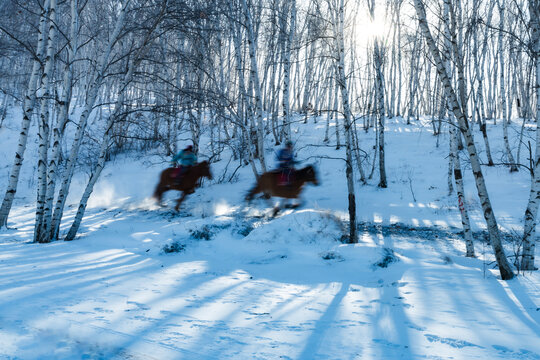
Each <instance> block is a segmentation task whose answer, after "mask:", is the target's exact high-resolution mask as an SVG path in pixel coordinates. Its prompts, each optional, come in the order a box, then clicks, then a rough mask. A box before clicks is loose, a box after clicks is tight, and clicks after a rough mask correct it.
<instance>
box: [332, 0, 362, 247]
mask: <svg viewBox="0 0 540 360" xmlns="http://www.w3.org/2000/svg"><path fill="white" fill-rule="evenodd" d="M338 6H339V8H338V14H337V19H336V20H337V24H336V25H335V28H334V29H335V30H334V36H335V38H336V47H337V49H336V50H337V54H336V55H337V61H338V63H337V74H336V75H337V79H336V82H337V84H338V86H339V89H340V90H341V104H342V107H343V116H344V122H345V124H344V126H345V139H346V150H345V153H346V169H345V173H346V176H347V193H348V207H349V242H350V243H356V242H358V236H357V234H356V195H355V191H354V178H353V158H352V154H353V149H352V136H351V131H352V127H351V121H352V114H351V108H350V105H349V90H348V88H347V78H346V76H345V42H344V39H343V37H344V34H343V32H344V22H345V14H344V13H345V9H344V8H345V4H344V0H339V5H338ZM360 170H362V167H360ZM361 177H362V181H364V178H365V176H364V174H363V173H361Z"/></svg>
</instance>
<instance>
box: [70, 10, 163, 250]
mask: <svg viewBox="0 0 540 360" xmlns="http://www.w3.org/2000/svg"><path fill="white" fill-rule="evenodd" d="M166 5H167V1H166V0H165V1H164V2H163V4H162V9H161V12H160V14H159V15H158V16H156V18H155V19H154V22H153V23H152V24H151V25H150V26H149V27H148V30H147V33H146V34H145V37H144V39H143V40H142V41H141V45H140V47H139V48H138V49H137V51H136V53H135V54H134V55H133V58H132V59H131V61H130V63H129V65H128V69H127V72H126V74H125V75H124V78H123V80H122V83H121V85H120V87H119V88H118V97H117V99H116V101H115V107H114V112H113V114H111V115H110V116H109V118H108V120H107V124H106V126H105V133H104V135H103V141H102V143H101V146H100V151H99V157H98V161H97V164H96V166H95V167H94V169H93V171H92V173H91V175H90V179H89V180H88V183H87V185H86V188H85V189H84V192H83V195H82V197H81V200H80V202H79V207H78V209H77V213H76V214H75V218H74V219H73V223H72V225H71V227H70V229H69V231H68V233H67V235H66V237H65V238H64V240H65V241H71V240H73V239H75V236H76V235H77V232H78V231H79V227H80V225H81V222H82V219H83V217H84V213H85V211H86V206H87V204H88V199H89V198H90V195H92V192H93V191H94V185H95V184H96V182H97V180H98V179H99V176H100V175H101V171H102V170H103V168H104V166H105V161H106V159H107V149H108V147H109V141H110V139H111V129H112V127H113V125H114V123H115V121H116V120H117V119H118V118H119V117H120V115H121V113H122V106H123V104H124V99H125V97H126V89H127V87H128V85H129V84H130V83H131V81H132V79H133V74H134V72H135V69H137V68H138V66H139V64H140V63H141V61H142V57H143V55H144V53H145V52H146V51H147V49H148V44H149V43H150V40H151V38H152V34H153V33H154V31H155V30H156V29H157V28H158V25H159V23H160V22H161V19H162V17H163V15H164V13H165V10H166V8H167V6H166Z"/></svg>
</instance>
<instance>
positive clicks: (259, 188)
mask: <svg viewBox="0 0 540 360" xmlns="http://www.w3.org/2000/svg"><path fill="white" fill-rule="evenodd" d="M280 176H281V171H280V170H274V171H269V172H266V173H264V174H262V175H261V176H259V178H258V179H257V184H255V186H254V187H253V188H252V189H251V190H250V191H249V192H248V194H247V196H246V200H247V201H251V200H252V199H253V197H254V196H255V194H257V193H260V192H262V193H264V194H265V195H266V197H271V196H277V197H281V198H285V199H298V197H299V195H300V192H301V191H302V187H303V186H304V183H312V184H313V185H319V181H318V180H317V174H316V172H315V168H314V167H313V166H312V165H308V166H306V167H305V168H303V169H299V170H296V171H294V173H293V174H292V181H291V183H290V184H287V185H279V178H280ZM298 206H299V205H296V206H295V207H298ZM278 212H279V206H277V207H276V208H274V216H275V215H276V214H277V213H278Z"/></svg>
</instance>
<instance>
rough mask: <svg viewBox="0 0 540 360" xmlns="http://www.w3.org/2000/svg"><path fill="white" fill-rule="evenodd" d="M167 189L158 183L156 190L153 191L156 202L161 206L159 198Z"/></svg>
mask: <svg viewBox="0 0 540 360" xmlns="http://www.w3.org/2000/svg"><path fill="white" fill-rule="evenodd" d="M166 190H167V188H166V187H164V186H162V185H161V183H159V184H158V185H157V186H156V191H154V198H155V199H156V200H157V202H158V204H159V205H161V206H163V205H162V204H161V199H162V198H163V193H164V192H165V191H166Z"/></svg>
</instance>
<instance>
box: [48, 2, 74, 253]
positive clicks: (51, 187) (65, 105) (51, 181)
mask: <svg viewBox="0 0 540 360" xmlns="http://www.w3.org/2000/svg"><path fill="white" fill-rule="evenodd" d="M78 7H79V1H78V0H71V27H70V37H69V44H68V47H67V48H68V58H67V62H66V65H65V67H64V79H63V94H62V99H61V103H60V114H59V116H58V121H57V123H56V125H55V126H54V127H53V134H52V135H53V139H52V148H51V156H50V157H49V163H48V165H47V192H46V198H45V209H44V214H43V225H42V227H43V229H42V234H43V235H42V241H44V242H49V241H52V240H55V239H56V236H55V235H56V234H55V233H54V232H51V226H52V203H53V200H54V193H55V188H56V171H57V167H58V161H59V158H60V153H61V147H60V144H61V141H62V136H63V131H64V130H63V129H64V127H65V125H66V124H67V121H68V119H69V106H70V103H71V96H72V89H73V63H74V61H75V60H76V56H77V51H78V47H79V44H78V33H79V11H78Z"/></svg>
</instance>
